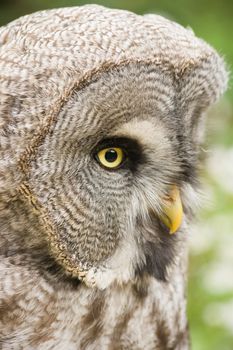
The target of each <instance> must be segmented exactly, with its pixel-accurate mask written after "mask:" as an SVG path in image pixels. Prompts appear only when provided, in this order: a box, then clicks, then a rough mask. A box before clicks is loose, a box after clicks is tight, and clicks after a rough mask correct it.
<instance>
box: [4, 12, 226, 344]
mask: <svg viewBox="0 0 233 350" xmlns="http://www.w3.org/2000/svg"><path fill="white" fill-rule="evenodd" d="M226 85H227V73H226V69H225V67H224V63H223V60H222V58H220V57H219V55H218V54H217V53H216V52H215V51H214V50H213V49H212V48H211V47H210V46H209V45H207V44H206V43H205V42H203V41H202V40H200V39H198V38H196V37H195V35H194V34H193V32H192V31H191V30H190V29H185V28H183V27H182V26H180V25H178V24H176V23H173V22H171V21H170V20H167V19H164V18H162V17H160V16H157V15H146V16H138V15H135V14H133V13H130V12H126V11H121V10H111V9H106V8H104V7H100V6H95V5H87V6H83V7H73V8H63V9H56V10H48V11H42V12H38V13H35V14H32V15H29V16H25V17H22V18H19V19H18V20H16V21H14V22H12V23H10V24H8V25H7V26H5V27H2V28H1V29H0V124H1V130H0V137H1V160H0V164H1V172H0V174H1V180H0V196H1V197H0V206H1V214H0V222H1V236H0V344H1V349H3V350H9V349H12V350H19V349H26V350H27V349H39V350H48V349H56V350H63V349H65V350H66V349H67V350H77V349H88V350H94V349H95V350H99V349H100V350H107V349H109V350H113V349H114V350H121V349H124V350H126V349H127V350H131V349H132V350H138V349H145V350H151V349H157V350H158V349H170V350H171V349H182V350H184V349H188V347H189V345H188V344H189V341H188V329H187V319H186V310H185V309H186V306H185V279H186V269H187V238H188V237H187V236H188V231H189V225H190V223H191V219H192V216H193V215H192V213H193V206H194V204H195V203H194V202H195V193H196V186H197V183H198V182H197V176H196V173H197V171H198V164H199V161H198V159H199V148H200V143H201V140H202V129H203V113H204V112H205V110H206V109H207V107H208V106H209V105H210V104H212V103H213V102H215V101H216V100H217V99H218V97H219V96H220V95H221V94H222V93H223V92H224V90H225V88H226Z"/></svg>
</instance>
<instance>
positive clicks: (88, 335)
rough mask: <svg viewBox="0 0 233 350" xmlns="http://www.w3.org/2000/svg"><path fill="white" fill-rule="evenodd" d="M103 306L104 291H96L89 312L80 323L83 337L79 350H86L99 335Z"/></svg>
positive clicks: (101, 326) (101, 327)
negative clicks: (83, 333)
mask: <svg viewBox="0 0 233 350" xmlns="http://www.w3.org/2000/svg"><path fill="white" fill-rule="evenodd" d="M104 306H105V293H104V291H98V293H97V297H96V298H95V299H94V300H93V302H92V304H91V305H90V306H89V311H88V312H87V314H86V315H85V316H84V317H83V319H82V321H81V323H80V328H81V329H82V330H83V332H85V336H84V337H83V339H82V341H81V344H80V345H81V347H80V349H88V346H89V345H90V344H92V343H93V342H94V341H95V340H96V339H97V338H98V336H100V335H101V331H102V329H103V316H104V313H103V311H104Z"/></svg>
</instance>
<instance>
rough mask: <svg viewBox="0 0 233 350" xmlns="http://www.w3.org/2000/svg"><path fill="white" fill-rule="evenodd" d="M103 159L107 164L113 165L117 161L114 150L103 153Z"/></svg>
mask: <svg viewBox="0 0 233 350" xmlns="http://www.w3.org/2000/svg"><path fill="white" fill-rule="evenodd" d="M105 159H106V161H107V162H110V163H113V162H115V160H117V152H116V151H115V150H114V149H109V150H108V151H107V152H106V153H105Z"/></svg>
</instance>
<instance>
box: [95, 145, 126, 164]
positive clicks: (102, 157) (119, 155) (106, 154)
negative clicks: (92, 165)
mask: <svg viewBox="0 0 233 350" xmlns="http://www.w3.org/2000/svg"><path fill="white" fill-rule="evenodd" d="M97 159H98V161H99V162H100V164H102V165H103V166H104V167H105V168H109V169H114V168H118V167H119V165H121V164H122V163H123V161H124V159H125V155H124V152H123V150H122V149H121V148H119V147H109V148H104V149H102V150H101V151H99V152H98V153H97Z"/></svg>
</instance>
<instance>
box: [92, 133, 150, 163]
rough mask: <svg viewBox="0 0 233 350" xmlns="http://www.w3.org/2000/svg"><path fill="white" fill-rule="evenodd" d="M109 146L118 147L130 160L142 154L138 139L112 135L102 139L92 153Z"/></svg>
mask: <svg viewBox="0 0 233 350" xmlns="http://www.w3.org/2000/svg"><path fill="white" fill-rule="evenodd" d="M109 147H120V148H122V149H123V150H124V151H125V153H126V155H127V156H129V157H130V158H132V160H133V159H134V158H135V159H137V160H138V159H139V158H140V157H141V156H142V154H143V148H142V145H141V144H140V142H138V140H136V139H133V138H128V137H123V136H115V135H114V136H113V137H108V138H105V139H102V140H101V141H100V142H99V143H98V144H97V145H96V146H95V147H94V150H93V151H94V153H96V152H98V151H100V150H102V149H104V148H109Z"/></svg>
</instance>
